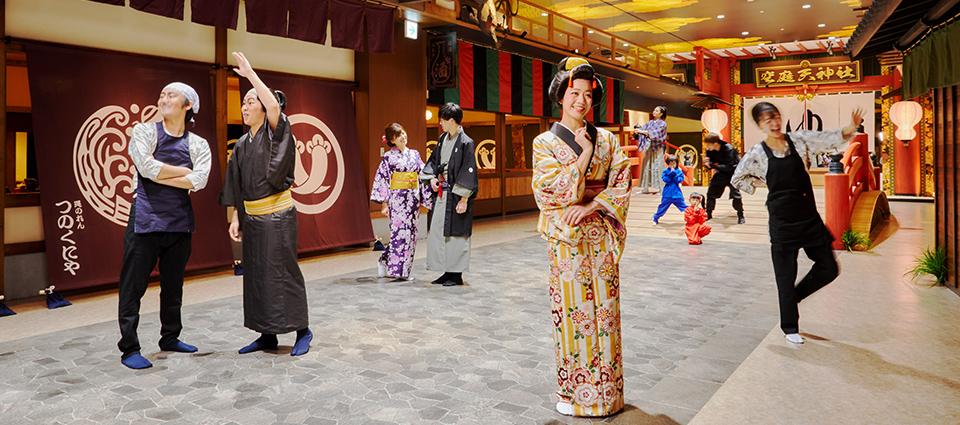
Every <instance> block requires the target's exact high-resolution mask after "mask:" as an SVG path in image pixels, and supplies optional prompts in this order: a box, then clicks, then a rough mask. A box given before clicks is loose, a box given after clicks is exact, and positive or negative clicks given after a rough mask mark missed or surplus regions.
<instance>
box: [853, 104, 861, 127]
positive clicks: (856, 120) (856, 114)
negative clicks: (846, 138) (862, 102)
mask: <svg viewBox="0 0 960 425" xmlns="http://www.w3.org/2000/svg"><path fill="white" fill-rule="evenodd" d="M850 122H851V123H852V124H853V127H854V128H856V127H860V124H862V123H863V108H857V109H856V110H854V111H853V113H852V114H850Z"/></svg>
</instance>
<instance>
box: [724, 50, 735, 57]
mask: <svg viewBox="0 0 960 425" xmlns="http://www.w3.org/2000/svg"><path fill="white" fill-rule="evenodd" d="M723 53H726V54H727V56H730V57H731V58H735V57H737V55H735V54H734V53H733V52H731V51H729V50H727V49H723Z"/></svg>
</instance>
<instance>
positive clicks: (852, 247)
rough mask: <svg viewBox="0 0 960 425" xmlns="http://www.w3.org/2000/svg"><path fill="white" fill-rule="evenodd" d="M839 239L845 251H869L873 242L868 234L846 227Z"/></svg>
mask: <svg viewBox="0 0 960 425" xmlns="http://www.w3.org/2000/svg"><path fill="white" fill-rule="evenodd" d="M840 241H841V242H843V247H844V248H846V249H847V251H869V250H870V246H871V245H872V244H873V242H872V241H871V240H870V237H869V236H867V235H866V234H864V233H863V232H857V231H855V230H853V229H847V231H846V232H843V236H841V237H840Z"/></svg>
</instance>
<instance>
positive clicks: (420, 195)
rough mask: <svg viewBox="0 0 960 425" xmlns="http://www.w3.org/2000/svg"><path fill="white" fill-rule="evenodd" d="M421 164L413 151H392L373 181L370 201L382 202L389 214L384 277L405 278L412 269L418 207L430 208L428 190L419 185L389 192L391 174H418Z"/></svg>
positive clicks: (417, 223) (384, 157) (382, 259)
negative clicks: (388, 235)
mask: <svg viewBox="0 0 960 425" xmlns="http://www.w3.org/2000/svg"><path fill="white" fill-rule="evenodd" d="M422 168H423V160H421V159H420V153H419V152H417V151H415V150H413V149H405V150H403V151H400V149H397V148H394V149H392V150H390V151H389V152H387V153H385V154H384V155H383V160H382V161H380V167H379V168H378V169H377V175H376V177H374V179H373V191H372V193H371V194H370V200H371V201H374V202H380V203H383V202H386V203H387V205H388V208H389V212H390V243H389V244H387V246H386V249H385V250H384V251H383V255H381V256H380V260H379V261H380V263H382V264H385V265H386V266H387V274H389V275H391V276H395V277H409V276H410V268H411V267H412V266H413V254H414V250H415V249H416V248H417V233H418V229H419V223H420V206H421V205H423V206H424V207H426V208H427V209H430V208H431V207H432V205H431V202H432V201H431V199H430V187H429V185H427V184H423V182H421V184H420V186H419V187H418V188H416V189H390V177H391V175H393V173H400V172H415V173H418V174H419V173H420V170H421V169H422Z"/></svg>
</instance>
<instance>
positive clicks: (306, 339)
mask: <svg viewBox="0 0 960 425" xmlns="http://www.w3.org/2000/svg"><path fill="white" fill-rule="evenodd" d="M310 341H313V332H310V328H303V329H301V330H299V331H297V342H296V343H295V344H293V350H291V351H290V355H291V356H301V355H304V354H307V352H308V351H310Z"/></svg>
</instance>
